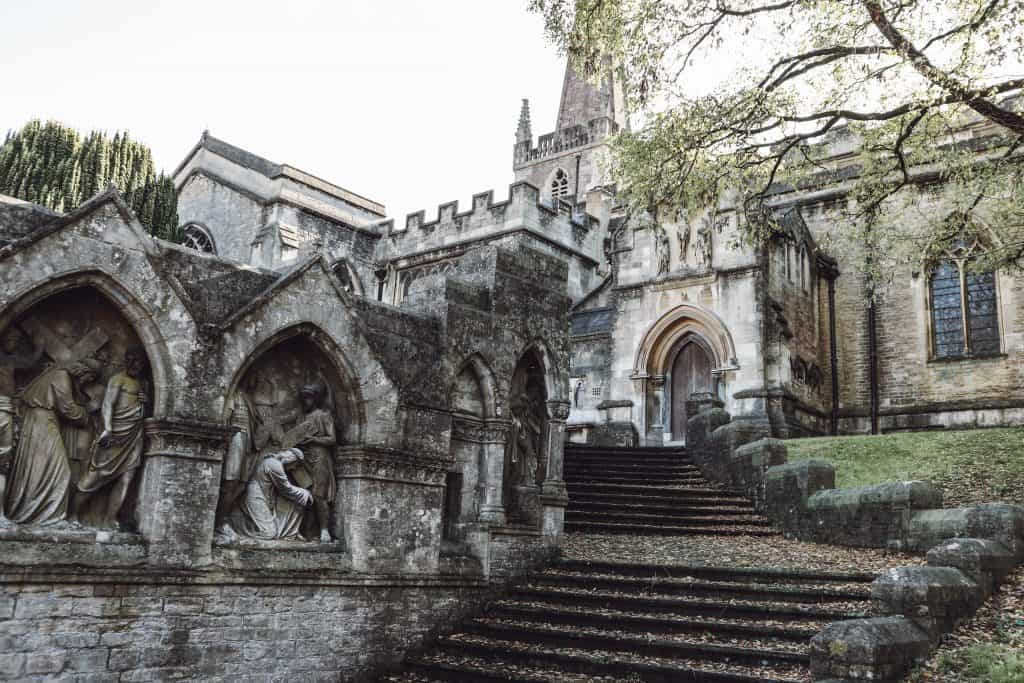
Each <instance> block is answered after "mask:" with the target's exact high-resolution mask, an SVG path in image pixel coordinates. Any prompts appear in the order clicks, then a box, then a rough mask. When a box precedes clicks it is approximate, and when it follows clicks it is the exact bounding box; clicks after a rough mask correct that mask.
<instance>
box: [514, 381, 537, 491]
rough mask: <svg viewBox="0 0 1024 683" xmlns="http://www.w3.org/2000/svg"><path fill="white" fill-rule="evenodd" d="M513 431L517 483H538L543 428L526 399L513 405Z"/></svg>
mask: <svg viewBox="0 0 1024 683" xmlns="http://www.w3.org/2000/svg"><path fill="white" fill-rule="evenodd" d="M512 432H513V438H514V442H513V443H514V448H513V455H512V464H513V467H515V468H516V469H515V473H516V484H519V485H527V486H528V485H533V484H536V483H537V467H538V463H539V453H540V436H541V428H540V424H539V423H538V422H537V419H536V417H535V416H534V414H533V411H532V410H530V405H529V404H528V403H527V402H526V401H525V400H520V401H518V402H516V403H515V404H513V406H512Z"/></svg>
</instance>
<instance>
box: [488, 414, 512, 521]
mask: <svg viewBox="0 0 1024 683" xmlns="http://www.w3.org/2000/svg"><path fill="white" fill-rule="evenodd" d="M511 428H512V423H511V422H510V421H509V420H503V419H500V418H491V419H486V420H484V426H483V429H482V430H481V434H480V440H481V443H482V444H483V459H484V461H483V468H482V470H481V472H480V478H481V480H482V482H483V489H484V499H483V501H482V502H481V504H480V521H481V522H486V523H487V524H489V525H491V526H504V524H505V522H506V521H507V520H506V517H505V505H504V503H503V502H502V494H503V490H504V480H505V444H506V443H507V442H508V437H509V432H511Z"/></svg>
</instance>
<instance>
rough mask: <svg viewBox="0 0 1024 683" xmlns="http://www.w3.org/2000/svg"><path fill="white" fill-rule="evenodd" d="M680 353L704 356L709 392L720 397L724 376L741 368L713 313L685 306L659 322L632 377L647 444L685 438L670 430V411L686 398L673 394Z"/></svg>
mask: <svg viewBox="0 0 1024 683" xmlns="http://www.w3.org/2000/svg"><path fill="white" fill-rule="evenodd" d="M681 353H694V354H697V353H702V354H704V355H705V356H706V358H707V361H708V364H709V365H710V369H709V373H710V375H711V377H710V385H711V386H710V390H711V391H713V392H714V393H716V394H718V395H721V394H722V392H723V391H724V389H725V386H724V381H723V377H722V375H723V373H725V372H726V371H733V370H737V369H739V366H738V364H737V362H736V346H735V343H734V342H733V338H732V334H730V332H729V329H728V328H727V327H726V325H725V322H723V321H722V319H721V318H719V317H718V316H717V315H716V314H715V313H714V312H712V311H710V310H708V309H706V308H703V307H701V306H697V305H694V304H689V303H684V304H680V305H678V306H676V307H675V308H673V309H671V310H670V311H668V312H667V313H665V314H664V315H662V316H661V317H660V318H658V320H656V321H655V322H654V323H653V324H652V325H651V326H650V327H649V328H648V329H647V332H645V333H644V336H643V338H642V339H641V341H640V344H639V346H638V347H637V351H636V355H635V357H634V361H633V373H632V375H631V376H630V379H632V380H633V382H634V387H635V391H636V394H637V395H639V396H640V397H641V401H640V405H639V406H638V407H639V410H638V411H637V415H636V416H635V419H636V420H637V423H638V424H637V427H638V431H639V432H640V434H642V435H643V440H644V442H645V443H646V444H648V445H658V444H661V443H665V442H666V441H667V440H671V441H673V442H679V441H683V439H684V438H685V436H684V435H683V434H675V433H673V431H672V429H673V426H672V424H673V423H672V410H673V406H674V405H678V406H680V407H682V406H684V405H685V401H686V399H687V398H688V396H673V395H672V393H673V392H672V386H671V385H672V382H671V379H672V370H673V366H674V364H675V363H676V361H677V360H679V355H680V354H681ZM678 422H679V421H678V420H677V424H678Z"/></svg>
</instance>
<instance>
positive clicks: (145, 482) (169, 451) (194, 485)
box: [136, 419, 233, 568]
mask: <svg viewBox="0 0 1024 683" xmlns="http://www.w3.org/2000/svg"><path fill="white" fill-rule="evenodd" d="M232 431H233V430H231V429H230V428H228V427H225V426H223V425H219V424H214V423H210V422H196V421H190V420H173V419H148V420H146V424H145V436H146V449H145V456H144V459H143V470H142V481H141V484H140V485H139V499H138V505H137V508H136V509H137V513H138V518H139V528H140V530H141V532H142V535H143V537H144V538H145V539H146V542H147V545H148V546H149V561H150V563H151V564H154V565H158V566H165V567H184V568H191V567H201V566H204V565H208V564H210V563H211V562H212V559H213V558H212V555H211V549H212V546H213V531H214V529H213V526H214V512H215V510H216V509H217V498H218V495H219V492H220V468H221V462H222V460H223V458H224V453H225V451H226V449H227V443H228V439H229V437H230V435H231V433H232Z"/></svg>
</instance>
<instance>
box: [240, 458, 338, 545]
mask: <svg viewBox="0 0 1024 683" xmlns="http://www.w3.org/2000/svg"><path fill="white" fill-rule="evenodd" d="M304 461H305V455H304V454H303V452H302V451H301V450H299V449H298V448H286V449H284V450H279V451H274V452H271V453H268V454H267V455H265V456H263V457H262V459H261V460H260V461H259V462H258V463H257V464H256V467H255V469H254V471H253V474H252V477H251V478H250V479H249V481H248V483H247V484H246V485H245V497H244V498H243V499H242V504H241V505H240V506H239V509H238V511H237V512H236V513H235V514H234V516H233V519H232V522H233V524H234V526H235V529H236V530H237V531H238V533H240V534H242V535H244V536H248V537H250V538H257V539H261V540H282V539H294V538H298V537H299V530H300V528H301V526H302V518H303V514H304V512H305V508H306V506H307V505H309V503H310V501H311V500H313V496H314V494H312V493H310V492H309V491H308V490H306V489H304V488H302V487H300V486H296V485H295V484H294V483H293V482H292V481H291V480H290V479H289V478H288V474H287V470H288V469H290V468H293V467H302V466H303V464H305V463H304ZM321 540H322V539H321Z"/></svg>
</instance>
